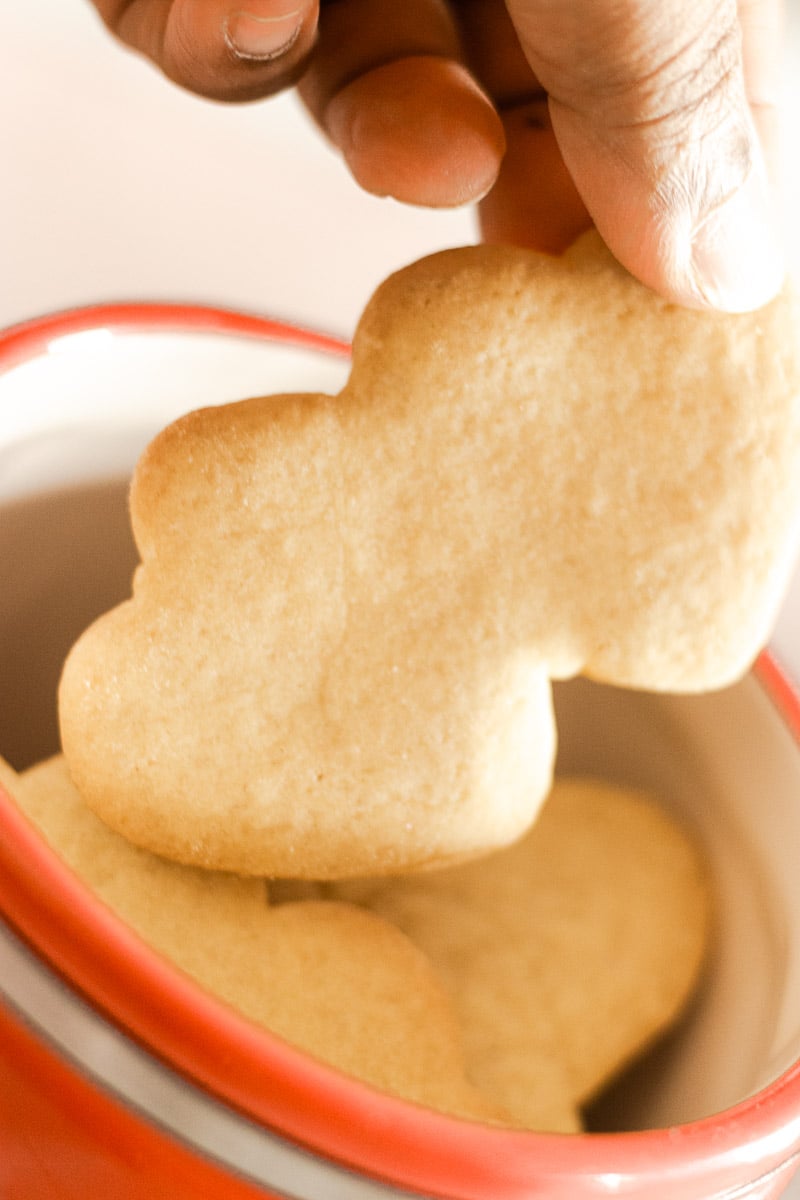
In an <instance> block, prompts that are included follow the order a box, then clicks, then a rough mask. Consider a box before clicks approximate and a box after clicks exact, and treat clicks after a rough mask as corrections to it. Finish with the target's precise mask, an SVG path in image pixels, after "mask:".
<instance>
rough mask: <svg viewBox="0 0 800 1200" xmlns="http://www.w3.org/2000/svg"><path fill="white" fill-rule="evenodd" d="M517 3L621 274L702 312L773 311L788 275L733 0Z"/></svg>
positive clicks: (569, 162)
mask: <svg viewBox="0 0 800 1200" xmlns="http://www.w3.org/2000/svg"><path fill="white" fill-rule="evenodd" d="M770 2H771V0H767V3H770ZM507 3H508V9H509V12H510V14H511V17H512V19H513V21H514V24H515V27H516V30H517V34H518V36H519V39H520V42H521V44H522V47H523V49H524V51H525V54H526V56H527V58H528V61H529V62H530V64H531V67H532V68H533V70H534V72H535V73H536V76H537V77H538V79H539V81H540V82H541V84H542V86H543V87H544V88H545V89H546V91H547V92H548V95H549V103H550V112H551V119H552V123H553V130H554V133H555V135H556V138H557V140H558V143H559V147H560V150H561V154H562V155H563V158H564V161H565V164H566V166H567V168H568V170H569V172H570V174H571V176H572V179H573V180H574V183H575V185H576V187H577V189H578V191H579V193H580V194H581V197H582V199H583V201H584V203H585V204H586V206H587V208H588V210H589V213H590V214H591V217H592V219H593V221H594V223H595V225H596V226H597V228H598V230H599V232H600V234H601V235H602V237H603V238H604V240H605V241H606V243H607V244H608V246H609V247H610V249H611V250H612V252H613V253H614V254H615V255H616V257H617V258H618V259H619V260H620V262H622V263H623V265H624V266H626V267H627V268H628V270H630V271H631V272H632V273H633V274H634V275H636V276H637V277H638V278H640V279H641V280H642V281H643V282H644V283H646V284H648V285H649V286H650V287H652V288H654V289H655V290H656V291H658V292H660V293H662V294H663V295H665V296H667V297H668V298H669V299H672V300H674V301H676V302H677V303H680V304H685V305H689V306H692V307H701V308H702V307H711V308H718V309H722V310H726V311H730V312H739V311H747V310H750V309H754V308H757V307H759V306H760V305H762V304H765V303H766V302H767V301H768V300H770V299H772V297H773V296H774V295H775V293H776V292H777V291H778V289H779V287H780V285H781V282H782V279H783V274H784V264H783V257H782V253H781V250H780V244H779V239H778V236H777V233H776V224H777V217H776V205H775V204H774V202H773V198H772V196H771V192H770V186H769V182H768V175H767V170H766V166H765V162H764V155H763V152H762V149H761V146H760V143H759V140H758V136H757V134H756V129H755V124H754V121H753V117H752V114H751V111H750V106H749V103H748V96H747V93H746V87H745V71H744V56H743V47H742V33H741V28H740V25H739V18H738V14H737V6H736V2H735V0H571V3H570V4H568V5H567V4H563V3H557V2H554V0H507ZM772 49H773V50H774V51H775V58H777V57H778V55H777V47H773V48H772ZM759 51H760V53H761V54H762V55H763V54H766V53H769V51H770V47H768V46H767V44H766V42H764V41H763V40H762V42H761V43H760V46H759ZM773 66H774V69H775V70H777V68H778V63H777V62H776V63H774V64H773ZM765 69H766V68H765V67H764V64H762V70H761V75H762V76H763V74H764V70H765ZM751 76H752V72H751Z"/></svg>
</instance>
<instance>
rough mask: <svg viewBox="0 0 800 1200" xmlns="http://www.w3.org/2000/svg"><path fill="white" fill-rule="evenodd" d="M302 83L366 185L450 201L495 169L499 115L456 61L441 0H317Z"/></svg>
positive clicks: (478, 192)
mask: <svg viewBox="0 0 800 1200" xmlns="http://www.w3.org/2000/svg"><path fill="white" fill-rule="evenodd" d="M299 90H300V94H301V96H302V97H303V99H304V101H305V103H306V105H307V106H308V108H309V110H310V111H311V113H312V114H313V116H314V117H315V119H316V120H317V122H318V123H319V125H320V126H321V127H322V128H323V129H324V130H325V132H326V133H327V135H328V136H329V137H330V139H331V140H332V141H333V142H334V144H335V145H336V146H338V148H339V149H340V150H341V152H342V154H343V156H344V158H345V160H346V162H347V164H348V166H349V168H350V170H351V172H352V174H353V175H354V177H355V179H356V180H357V182H358V183H359V184H361V186H362V187H364V188H365V189H366V190H367V191H369V192H373V193H375V194H377V195H384V196H393V197H394V198H395V199H398V200H403V201H405V202H407V203H412V204H424V205H431V206H435V207H439V206H450V205H457V204H465V203H467V202H472V201H475V200H477V199H478V198H479V197H480V196H482V195H484V194H485V193H486V191H487V190H488V189H489V188H490V187H491V185H492V184H493V182H494V180H495V178H496V177H497V173H498V170H499V166H500V162H501V159H502V156H503V153H504V150H505V139H504V134H503V128H502V124H501V122H500V120H499V118H498V116H497V114H496V112H495V110H494V108H493V106H492V104H491V102H490V101H489V100H488V98H487V97H486V95H485V93H484V92H483V90H482V89H481V88H480V87H479V85H478V84H477V83H476V81H475V79H474V78H473V77H472V76H471V75H470V73H469V72H468V70H467V69H466V67H465V66H464V64H463V62H462V52H461V45H460V40H459V36H458V32H457V29H456V26H455V24H454V21H453V18H452V14H451V12H450V9H449V6H448V5H447V4H446V3H445V2H444V0H403V3H401V4H398V3H397V2H396V0H333V2H328V3H323V5H322V8H321V12H320V21H319V38H318V42H317V46H316V48H315V51H314V55H313V57H312V59H311V61H310V63H309V65H308V69H307V71H306V72H305V74H304V76H303V78H302V80H301V81H300V85H299Z"/></svg>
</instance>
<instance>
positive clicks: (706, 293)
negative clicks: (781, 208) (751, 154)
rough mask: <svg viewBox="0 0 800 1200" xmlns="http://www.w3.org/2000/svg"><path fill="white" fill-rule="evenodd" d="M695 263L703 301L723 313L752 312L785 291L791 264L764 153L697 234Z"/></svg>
mask: <svg viewBox="0 0 800 1200" xmlns="http://www.w3.org/2000/svg"><path fill="white" fill-rule="evenodd" d="M691 263H692V270H693V272H694V278H695V284H696V287H697V290H698V292H699V293H700V295H701V296H702V298H703V300H704V301H705V302H706V303H707V304H709V305H710V306H711V307H712V308H716V309H719V310H721V311H722V312H751V311H753V310H754V309H756V308H760V307H761V306H762V305H764V304H766V303H768V301H770V300H772V299H773V298H774V296H775V295H776V294H777V293H778V291H779V290H780V288H781V284H782V283H783V279H784V275H785V273H786V263H785V258H784V252H783V247H782V245H781V238H780V232H779V220H778V216H777V208H776V205H775V203H774V201H773V199H772V196H771V193H770V188H769V183H768V182H767V173H766V169H765V168H764V166H763V162H762V161H761V157H760V155H759V157H758V160H757V162H756V164H755V165H754V167H753V169H752V170H751V171H750V174H749V176H748V178H747V179H746V180H745V182H744V183H743V185H742V186H741V188H739V190H738V191H737V192H735V193H734V194H733V195H732V196H730V197H729V199H727V200H726V201H725V202H724V203H723V204H721V205H720V207H719V208H717V209H715V210H714V211H713V212H712V213H711V214H710V215H709V216H708V217H706V218H705V220H704V221H703V222H702V223H701V224H700V225H699V227H698V228H697V229H696V230H695V233H694V238H693V242H692V258H691Z"/></svg>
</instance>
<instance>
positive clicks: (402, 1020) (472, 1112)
mask: <svg viewBox="0 0 800 1200" xmlns="http://www.w3.org/2000/svg"><path fill="white" fill-rule="evenodd" d="M0 779H2V781H3V783H4V785H5V787H6V789H7V790H8V791H9V792H10V793H11V795H12V796H13V797H14V798H15V799H16V801H17V803H18V804H19V806H20V807H21V808H22V810H23V812H25V813H26V814H27V816H28V817H29V818H30V820H31V821H32V822H33V823H34V824H35V825H36V826H37V827H38V828H39V830H40V831H41V832H42V834H43V836H44V838H45V840H46V841H48V842H49V843H50V845H51V846H52V848H53V849H54V850H56V852H57V853H58V854H59V855H60V856H61V857H62V858H63V859H64V861H65V862H66V863H67V865H68V866H69V867H71V869H72V870H74V871H75V873H76V874H77V875H79V876H80V877H81V879H82V880H83V881H84V883H86V884H87V885H88V887H90V888H91V889H92V891H94V892H95V893H96V895H97V896H98V897H99V898H100V899H101V900H102V901H103V902H104V903H106V904H107V905H108V906H109V907H110V908H112V909H113V910H114V911H115V912H116V913H117V914H118V915H119V916H120V917H121V918H122V919H123V920H124V921H126V922H127V923H128V924H129V925H130V926H131V927H132V928H133V929H134V930H135V931H136V932H137V933H138V934H139V935H140V936H141V937H142V938H143V939H144V940H145V941H147V942H148V943H149V944H150V945H151V946H152V947H153V948H154V949H155V950H157V951H158V952H159V953H160V954H162V955H163V956H164V957H165V958H168V959H169V960H170V961H172V962H173V963H174V964H175V965H176V966H178V967H179V968H180V969H181V970H183V971H185V972H186V973H187V974H188V975H190V976H192V978H193V979H195V980H196V981H197V982H198V983H199V984H200V985H201V986H202V987H203V988H205V989H206V990H207V991H209V992H211V993H213V994H214V995H216V996H217V997H219V998H220V999H221V1000H223V1001H225V1002H226V1003H228V1004H229V1005H231V1006H232V1007H233V1008H235V1009H236V1010H237V1011H238V1012H240V1013H241V1014H243V1015H244V1016H245V1017H248V1018H249V1019H250V1020H252V1021H254V1022H256V1023H257V1024H259V1025H262V1026H264V1027H266V1028H267V1029H269V1030H270V1031H271V1032H273V1033H276V1034H278V1035H279V1036H281V1037H283V1038H285V1039H286V1040H287V1041H289V1042H291V1043H292V1044H294V1045H295V1046H298V1047H300V1048H301V1049H303V1050H306V1051H307V1052H308V1053H310V1054H312V1055H314V1056H315V1057H316V1058H319V1059H321V1060H322V1061H324V1062H326V1063H328V1064H329V1065H331V1066H334V1067H336V1068H338V1069H339V1070H341V1071H344V1072H345V1073H347V1074H349V1075H352V1076H355V1077H357V1078H358V1079H361V1080H363V1081H365V1082H367V1083H369V1084H371V1085H372V1086H374V1087H377V1088H380V1089H381V1090H383V1091H386V1092H390V1093H392V1094H394V1095H397V1096H400V1097H402V1098H404V1099H407V1100H412V1101H414V1102H416V1103H419V1104H424V1105H426V1106H428V1107H432V1108H436V1109H439V1110H441V1111H444V1112H447V1113H450V1114H453V1115H457V1116H462V1117H466V1118H469V1119H473V1120H484V1121H493V1122H497V1121H500V1120H502V1119H504V1114H503V1113H502V1112H501V1110H500V1109H499V1108H498V1106H497V1105H495V1104H494V1103H493V1102H491V1101H490V1100H487V1099H485V1098H484V1097H483V1096H482V1095H481V1094H480V1093H479V1092H478V1091H477V1090H476V1089H475V1088H474V1087H473V1086H472V1085H471V1084H470V1083H469V1082H468V1080H467V1078H466V1075H465V1068H464V1057H463V1048H462V1046H461V1031H460V1026H459V1024H458V1019H457V1017H456V1015H455V1012H454V1010H453V1007H452V1005H451V1002H450V1000H449V998H448V997H447V995H446V993H445V991H444V989H443V987H442V985H441V983H440V981H439V979H438V977H437V976H436V975H435V973H434V971H433V968H432V967H431V965H430V964H429V962H428V961H427V959H426V958H425V957H424V955H423V954H422V952H421V951H420V950H418V949H417V948H416V947H415V946H414V945H413V944H412V943H411V942H410V941H409V940H408V938H406V937H405V935H404V934H402V933H401V932H400V931H398V930H397V929H396V928H394V927H393V926H391V925H390V924H388V923H387V922H385V921H384V920H383V919H382V918H379V917H377V916H376V915H375V914H372V913H368V912H364V911H361V910H360V909H357V908H354V907H353V906H351V905H349V904H344V903H339V902H332V901H319V902H315V901H308V902H303V903H296V904H287V905H282V906H280V907H279V908H270V907H268V904H267V894H266V887H265V885H264V884H263V883H262V882H261V881H260V880H253V879H249V880H247V879H238V878H236V877H235V876H231V875H225V874H222V873H218V872H210V871H204V870H201V869H199V868H193V867H185V866H182V865H180V864H177V863H172V862H168V861H166V860H161V859H159V858H157V857H156V856H155V855H153V854H150V853H149V852H147V851H144V850H140V849H138V848H136V847H134V846H131V845H129V844H128V843H127V842H126V841H125V840H124V839H123V838H121V837H119V836H118V835H117V834H116V833H114V832H113V831H112V830H110V829H108V828H107V826H105V825H104V824H103V822H101V821H100V820H98V818H97V817H95V816H94V814H93V813H92V812H91V811H90V810H89V809H88V808H86V806H85V805H84V804H83V803H82V801H81V799H80V797H79V795H78V793H77V792H76V790H75V788H74V786H73V784H72V782H71V780H70V777H69V774H68V771H67V768H66V764H65V762H64V760H63V758H61V757H58V758H54V759H50V760H48V761H46V762H44V763H41V764H39V765H37V766H36V767H32V768H31V769H30V770H28V771H25V772H23V773H22V774H21V775H16V774H15V773H14V772H13V771H12V770H11V769H10V768H6V767H5V766H4V765H3V766H2V767H0ZM555 1119H561V1118H560V1115H559V1116H557V1117H556V1118H555Z"/></svg>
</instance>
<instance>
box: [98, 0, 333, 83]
mask: <svg viewBox="0 0 800 1200" xmlns="http://www.w3.org/2000/svg"><path fill="white" fill-rule="evenodd" d="M94 6H95V8H96V9H97V11H98V12H99V14H100V16H101V17H102V19H103V21H104V22H105V23H106V25H107V26H108V27H109V29H111V31H112V32H113V33H115V34H116V35H117V37H119V38H120V40H121V41H123V42H125V43H126V44H127V45H128V46H130V47H131V48H132V49H134V50H138V51H139V52H140V53H142V54H144V55H145V56H146V57H148V58H150V59H151V60H152V61H153V62H154V63H155V64H156V65H157V66H158V67H160V68H161V70H162V71H163V72H164V74H165V75H167V76H168V77H169V78H170V79H172V80H174V81H175V82H176V83H178V84H180V85H181V86H182V87H185V88H188V89H189V90H190V91H193V92H197V93H198V94H200V95H202V96H208V97H211V98H213V99H216V100H253V99H256V98H258V97H261V96H267V95H271V94H272V93H274V92H277V91H280V90H281V89H283V88H285V87H288V86H290V85H291V84H293V83H294V82H295V81H296V79H297V77H298V75H299V74H300V73H301V71H302V70H303V67H304V64H305V62H306V61H307V59H308V56H309V54H310V53H311V50H312V48H313V46H314V42H315V39H316V28H317V15H318V7H319V3H318V0H94Z"/></svg>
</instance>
